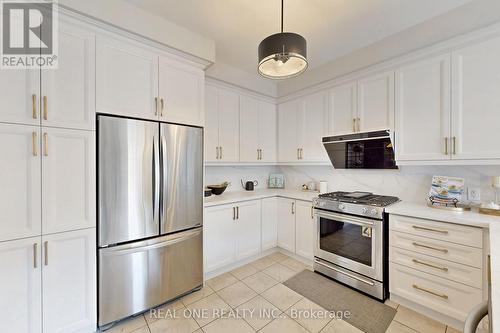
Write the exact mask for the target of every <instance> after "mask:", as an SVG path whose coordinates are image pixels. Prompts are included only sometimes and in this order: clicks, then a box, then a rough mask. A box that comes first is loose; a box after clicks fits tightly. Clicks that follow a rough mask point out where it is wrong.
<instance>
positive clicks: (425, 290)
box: [412, 284, 448, 299]
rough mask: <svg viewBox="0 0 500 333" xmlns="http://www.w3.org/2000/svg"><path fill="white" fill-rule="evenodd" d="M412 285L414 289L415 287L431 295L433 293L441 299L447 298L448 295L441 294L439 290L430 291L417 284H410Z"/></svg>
mask: <svg viewBox="0 0 500 333" xmlns="http://www.w3.org/2000/svg"><path fill="white" fill-rule="evenodd" d="M412 287H413V288H415V289H417V290H420V291H423V292H426V293H428V294H431V295H434V296H437V297H441V298H443V299H448V295H446V294H441V293H439V292H436V291H432V290H429V289H427V288H422V287H419V286H417V285H416V284H414V285H412Z"/></svg>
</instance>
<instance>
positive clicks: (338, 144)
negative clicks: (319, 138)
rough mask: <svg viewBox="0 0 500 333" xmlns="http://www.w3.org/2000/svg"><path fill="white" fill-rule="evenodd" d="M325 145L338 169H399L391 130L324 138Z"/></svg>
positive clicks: (334, 165)
mask: <svg viewBox="0 0 500 333" xmlns="http://www.w3.org/2000/svg"><path fill="white" fill-rule="evenodd" d="M323 146H324V147H325V150H326V152H327V154H328V157H329V158H330V161H331V162H332V165H333V167H334V168H336V169H397V168H398V167H397V165H396V160H395V156H394V146H393V143H392V139H391V133H390V131H389V130H383V131H374V132H362V133H354V134H346V135H336V136H328V137H324V138H323Z"/></svg>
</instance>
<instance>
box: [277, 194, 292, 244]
mask: <svg viewBox="0 0 500 333" xmlns="http://www.w3.org/2000/svg"><path fill="white" fill-rule="evenodd" d="M295 212H296V207H295V200H293V199H287V198H278V246H279V247H281V248H283V249H285V250H288V251H290V252H295Z"/></svg>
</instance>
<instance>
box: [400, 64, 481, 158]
mask: <svg viewBox="0 0 500 333" xmlns="http://www.w3.org/2000/svg"><path fill="white" fill-rule="evenodd" d="M450 80H451V77H450V55H449V54H445V55H441V56H438V57H433V58H430V59H425V60H423V61H420V62H417V63H411V64H409V65H406V66H403V67H400V68H398V69H397V70H396V115H395V123H396V140H395V141H396V149H395V151H396V159H397V160H399V161H418V160H446V159H449V158H450V153H451V151H450V149H449V140H450V93H451V88H450ZM477 134H479V133H477Z"/></svg>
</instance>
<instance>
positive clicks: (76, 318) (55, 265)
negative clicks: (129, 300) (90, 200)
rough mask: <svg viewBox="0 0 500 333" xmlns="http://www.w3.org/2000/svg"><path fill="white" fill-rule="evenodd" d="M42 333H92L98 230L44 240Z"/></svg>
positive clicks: (54, 236)
mask: <svg viewBox="0 0 500 333" xmlns="http://www.w3.org/2000/svg"><path fill="white" fill-rule="evenodd" d="M42 242H43V250H42V262H41V265H42V276H43V289H42V290H43V332H44V333H56V332H61V333H62V332H65V333H66V332H68V333H69V332H82V333H87V332H93V331H94V330H95V325H96V324H95V323H96V317H97V314H96V313H97V311H96V310H97V309H96V304H97V300H96V255H95V253H96V230H95V228H90V229H84V230H77V231H72V232H66V233H60V234H53V235H48V236H43V237H42Z"/></svg>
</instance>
